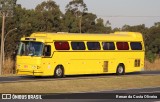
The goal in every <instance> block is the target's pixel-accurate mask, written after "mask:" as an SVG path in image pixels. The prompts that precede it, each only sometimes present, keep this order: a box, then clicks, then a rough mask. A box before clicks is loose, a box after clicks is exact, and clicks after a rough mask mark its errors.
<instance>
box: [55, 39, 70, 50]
mask: <svg viewBox="0 0 160 102" xmlns="http://www.w3.org/2000/svg"><path fill="white" fill-rule="evenodd" d="M54 46H55V48H56V50H69V49H70V47H69V43H68V42H67V41H55V42H54Z"/></svg>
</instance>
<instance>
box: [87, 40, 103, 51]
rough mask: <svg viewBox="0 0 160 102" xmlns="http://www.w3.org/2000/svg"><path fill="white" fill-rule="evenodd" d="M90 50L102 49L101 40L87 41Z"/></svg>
mask: <svg viewBox="0 0 160 102" xmlns="http://www.w3.org/2000/svg"><path fill="white" fill-rule="evenodd" d="M87 46H88V50H100V49H101V47H100V44H99V42H87Z"/></svg>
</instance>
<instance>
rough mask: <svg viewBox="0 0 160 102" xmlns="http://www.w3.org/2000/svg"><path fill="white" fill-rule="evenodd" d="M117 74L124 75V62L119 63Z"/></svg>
mask: <svg viewBox="0 0 160 102" xmlns="http://www.w3.org/2000/svg"><path fill="white" fill-rule="evenodd" d="M116 74H117V75H124V74H125V68H124V64H119V65H118V67H117V71H116Z"/></svg>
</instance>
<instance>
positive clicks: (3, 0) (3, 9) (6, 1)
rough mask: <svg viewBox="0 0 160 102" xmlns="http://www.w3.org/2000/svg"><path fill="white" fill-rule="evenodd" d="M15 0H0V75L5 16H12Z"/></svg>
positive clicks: (0, 72)
mask: <svg viewBox="0 0 160 102" xmlns="http://www.w3.org/2000/svg"><path fill="white" fill-rule="evenodd" d="M16 1H17V0H0V16H1V17H2V34H1V53H0V75H2V70H3V62H4V57H3V55H4V33H5V18H6V17H9V16H13V9H14V7H15V5H16Z"/></svg>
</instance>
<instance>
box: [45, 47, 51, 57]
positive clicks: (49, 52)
mask: <svg viewBox="0 0 160 102" xmlns="http://www.w3.org/2000/svg"><path fill="white" fill-rule="evenodd" d="M44 56H51V45H45V47H44Z"/></svg>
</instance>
